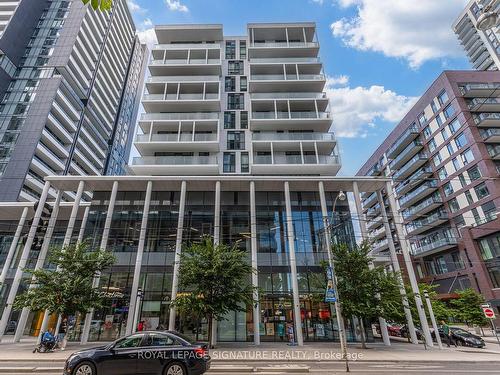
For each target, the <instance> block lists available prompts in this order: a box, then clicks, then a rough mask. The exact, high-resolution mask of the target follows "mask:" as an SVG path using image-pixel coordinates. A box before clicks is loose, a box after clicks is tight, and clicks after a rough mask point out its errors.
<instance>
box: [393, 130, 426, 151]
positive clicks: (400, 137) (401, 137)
mask: <svg viewBox="0 0 500 375" xmlns="http://www.w3.org/2000/svg"><path fill="white" fill-rule="evenodd" d="M418 133H419V131H418V127H417V126H410V127H409V128H408V129H406V130H405V131H404V132H403V134H401V135H400V136H399V137H398V140H397V141H396V142H394V143H393V144H392V145H391V147H389V149H388V150H387V154H388V155H389V154H391V153H392V152H393V151H394V150H395V149H397V148H398V147H399V145H400V144H401V143H403V142H404V141H405V140H406V138H407V136H409V135H410V134H418Z"/></svg>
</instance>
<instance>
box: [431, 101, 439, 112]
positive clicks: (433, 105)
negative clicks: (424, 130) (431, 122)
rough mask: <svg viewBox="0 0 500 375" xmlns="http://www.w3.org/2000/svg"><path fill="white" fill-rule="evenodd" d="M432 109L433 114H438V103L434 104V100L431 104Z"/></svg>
mask: <svg viewBox="0 0 500 375" xmlns="http://www.w3.org/2000/svg"><path fill="white" fill-rule="evenodd" d="M431 108H432V112H434V113H437V111H438V107H437V105H436V103H435V102H434V100H433V101H432V102H431Z"/></svg>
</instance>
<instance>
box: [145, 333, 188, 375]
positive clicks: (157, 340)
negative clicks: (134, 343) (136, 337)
mask: <svg viewBox="0 0 500 375" xmlns="http://www.w3.org/2000/svg"><path fill="white" fill-rule="evenodd" d="M182 348H183V346H182V344H180V343H178V342H177V340H175V338H174V337H172V336H170V335H169V334H166V333H162V332H149V333H148V335H147V337H145V339H144V343H143V346H142V347H141V348H140V351H141V352H140V354H139V356H138V359H137V374H140V375H161V374H162V370H163V369H164V368H165V365H166V364H167V363H168V362H170V361H171V360H172V359H179V360H180V361H181V362H183V360H184V358H182V356H180V357H179V356H177V354H176V353H177V352H179V351H180V350H181V349H182Z"/></svg>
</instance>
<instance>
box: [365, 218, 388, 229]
mask: <svg viewBox="0 0 500 375" xmlns="http://www.w3.org/2000/svg"><path fill="white" fill-rule="evenodd" d="M383 224H384V219H383V218H382V216H377V217H375V218H373V219H369V220H368V223H367V224H366V228H367V229H368V230H375V229H376V228H379V227H380V226H382V225H383Z"/></svg>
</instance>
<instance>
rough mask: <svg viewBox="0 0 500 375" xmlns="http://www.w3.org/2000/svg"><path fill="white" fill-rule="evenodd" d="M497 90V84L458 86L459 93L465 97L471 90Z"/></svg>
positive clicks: (499, 85) (498, 85)
mask: <svg viewBox="0 0 500 375" xmlns="http://www.w3.org/2000/svg"><path fill="white" fill-rule="evenodd" d="M498 88H500V84H499V83H468V84H466V85H462V86H459V89H460V93H461V94H462V95H465V94H467V93H468V92H469V91H472V90H485V89H493V90H496V89H498Z"/></svg>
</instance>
